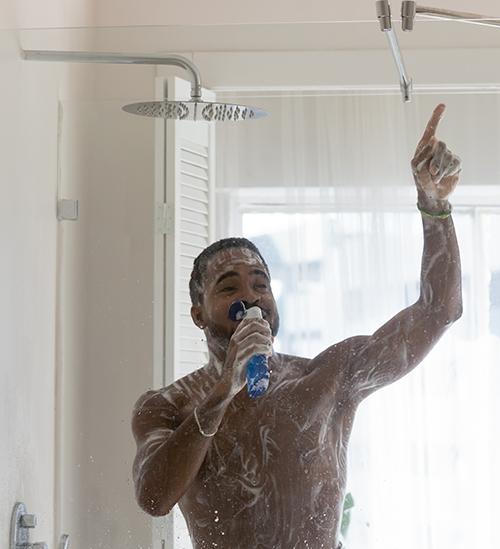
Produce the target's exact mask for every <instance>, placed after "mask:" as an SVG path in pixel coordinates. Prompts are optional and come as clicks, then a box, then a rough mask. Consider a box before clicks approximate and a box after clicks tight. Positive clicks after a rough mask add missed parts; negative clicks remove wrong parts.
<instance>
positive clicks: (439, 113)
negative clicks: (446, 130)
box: [417, 103, 446, 152]
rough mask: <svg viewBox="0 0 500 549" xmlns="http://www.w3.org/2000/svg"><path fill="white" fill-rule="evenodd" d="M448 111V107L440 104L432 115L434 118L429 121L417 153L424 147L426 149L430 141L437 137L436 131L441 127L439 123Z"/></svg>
mask: <svg viewBox="0 0 500 549" xmlns="http://www.w3.org/2000/svg"><path fill="white" fill-rule="evenodd" d="M445 110H446V105H444V104H443V103H440V104H439V105H438V106H437V107H436V108H435V109H434V112H433V113H432V116H431V117H430V119H429V122H428V123H427V126H426V128H425V131H424V135H423V136H422V139H421V140H420V142H419V144H418V146H417V152H419V151H421V150H422V148H423V147H425V146H426V145H427V144H428V143H429V141H430V140H431V139H432V138H433V137H434V136H435V135H436V130H437V127H438V125H439V121H440V120H441V118H443V115H444V111H445Z"/></svg>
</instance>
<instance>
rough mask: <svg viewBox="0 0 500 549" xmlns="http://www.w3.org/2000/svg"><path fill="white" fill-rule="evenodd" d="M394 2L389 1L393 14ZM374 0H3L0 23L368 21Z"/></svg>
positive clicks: (478, 4)
mask: <svg viewBox="0 0 500 549" xmlns="http://www.w3.org/2000/svg"><path fill="white" fill-rule="evenodd" d="M400 5H401V3H400V2H392V4H391V7H392V13H393V17H394V18H397V16H398V13H399V11H400ZM424 5H427V6H431V7H434V8H442V9H448V10H454V11H459V12H467V13H469V12H472V13H477V14H480V15H485V16H491V17H500V6H498V1H497V0H474V2H472V1H471V0H436V2H435V3H432V2H431V0H425V3H424ZM374 20H376V12H375V0H344V1H340V0H308V1H307V2H304V0H272V1H269V0H253V1H252V2H251V3H250V2H248V1H243V0H209V1H207V0H190V1H188V2H186V0H141V1H140V2H138V1H137V0H72V1H71V2H67V1H66V0H4V1H3V2H2V3H1V5H0V28H3V29H9V28H10V29H12V28H15V29H19V28H30V29H33V28H65V27H66V28H68V27H69V28H76V27H138V26H168V25H219V24H224V25H227V24H242V23H287V22H332V21H342V22H348V21H374Z"/></svg>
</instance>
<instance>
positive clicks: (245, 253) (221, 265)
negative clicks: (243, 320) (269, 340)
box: [189, 238, 279, 348]
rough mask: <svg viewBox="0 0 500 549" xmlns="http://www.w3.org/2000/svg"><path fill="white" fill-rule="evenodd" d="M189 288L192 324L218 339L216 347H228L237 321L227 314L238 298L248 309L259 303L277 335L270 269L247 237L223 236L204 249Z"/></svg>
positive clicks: (276, 314) (276, 312) (276, 313)
mask: <svg viewBox="0 0 500 549" xmlns="http://www.w3.org/2000/svg"><path fill="white" fill-rule="evenodd" d="M189 288H190V294H191V301H192V307H191V317H192V318H193V321H194V323H195V324H196V325H197V326H198V327H199V328H201V329H203V330H205V332H206V333H207V337H210V339H211V340H213V341H214V340H217V341H218V345H219V347H221V348H227V345H228V344H229V340H230V338H231V336H232V334H233V333H234V331H235V330H236V328H237V326H238V324H239V321H232V320H230V319H229V314H228V313H229V308H230V306H231V304H232V303H233V302H234V301H237V300H238V301H242V302H243V303H244V304H245V306H246V307H247V308H249V307H252V306H258V307H259V308H260V309H261V312H262V317H263V318H264V320H266V321H267V322H268V323H269V325H270V326H271V331H272V333H273V335H276V334H277V332H278V329H279V315H278V311H277V308H276V302H275V300H274V296H273V293H272V289H271V280H270V275H269V269H268V266H267V264H266V262H265V260H264V258H263V257H262V255H261V253H260V252H259V250H258V248H257V247H256V246H255V244H253V243H252V242H250V241H249V240H247V239H246V238H226V239H223V240H219V241H218V242H215V243H214V244H212V245H211V246H209V247H208V248H206V249H205V250H204V251H203V252H202V253H201V254H200V255H199V256H198V257H197V258H196V260H195V262H194V266H193V271H192V273H191V280H190V283H189ZM207 330H208V331H207ZM209 341H210V340H209Z"/></svg>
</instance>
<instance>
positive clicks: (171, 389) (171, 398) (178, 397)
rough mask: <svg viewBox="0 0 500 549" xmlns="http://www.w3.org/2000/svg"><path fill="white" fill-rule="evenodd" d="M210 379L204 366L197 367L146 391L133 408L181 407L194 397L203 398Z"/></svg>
mask: <svg viewBox="0 0 500 549" xmlns="http://www.w3.org/2000/svg"><path fill="white" fill-rule="evenodd" d="M211 380H212V378H211V376H210V374H209V373H208V372H207V370H206V367H203V368H199V369H198V370H195V371H194V372H191V373H189V374H187V375H185V376H183V377H182V378H180V379H178V380H176V381H174V382H173V383H171V384H170V385H167V386H166V387H161V388H159V389H150V390H148V391H146V392H145V393H143V394H142V395H141V396H140V398H139V399H138V400H137V402H136V405H135V410H136V411H137V410H139V409H141V410H144V409H152V408H156V409H158V408H165V409H166V408H170V409H171V408H172V407H173V408H177V409H181V408H183V407H184V406H186V404H188V403H189V402H191V401H192V400H193V399H194V398H197V397H200V396H202V397H203V398H204V397H205V395H206V393H207V391H208V389H209V387H210V381H211Z"/></svg>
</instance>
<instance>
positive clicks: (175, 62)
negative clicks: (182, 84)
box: [22, 50, 201, 101]
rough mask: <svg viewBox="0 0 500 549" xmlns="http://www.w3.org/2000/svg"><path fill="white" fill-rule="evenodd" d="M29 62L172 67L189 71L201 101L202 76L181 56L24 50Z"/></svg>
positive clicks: (196, 98) (195, 98) (193, 90)
mask: <svg viewBox="0 0 500 549" xmlns="http://www.w3.org/2000/svg"><path fill="white" fill-rule="evenodd" d="M22 57H23V59H26V60H28V61H62V62H70V63H72V62H77V63H109V64H124V65H172V66H175V67H180V68H182V69H184V70H186V71H187V73H188V75H189V81H190V83H191V99H192V100H193V101H200V100H201V75H200V72H199V71H198V69H197V68H196V65H195V64H194V63H193V62H192V61H190V60H189V59H187V58H186V57H182V56H181V55H172V54H168V55H154V54H151V55H150V54H147V55H145V54H137V53H88V52H78V51H39V50H23V51H22Z"/></svg>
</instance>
